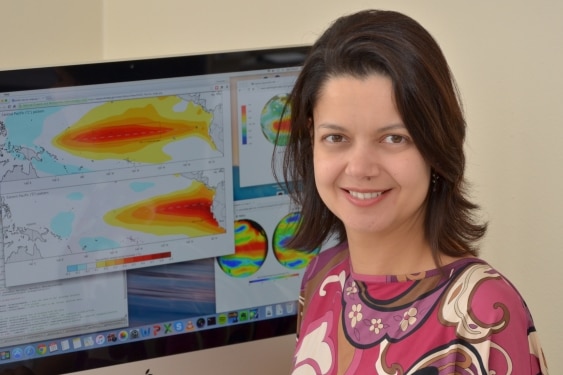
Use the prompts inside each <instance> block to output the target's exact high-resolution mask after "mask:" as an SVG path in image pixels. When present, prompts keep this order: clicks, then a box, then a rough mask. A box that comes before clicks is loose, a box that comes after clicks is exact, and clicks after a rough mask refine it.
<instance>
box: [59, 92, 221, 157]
mask: <svg viewBox="0 0 563 375" xmlns="http://www.w3.org/2000/svg"><path fill="white" fill-rule="evenodd" d="M178 107H182V108H178ZM178 109H181V110H178ZM212 118H213V114H212V113H210V112H208V111H206V110H205V109H204V108H203V107H202V106H200V105H196V104H195V103H194V102H192V101H187V102H186V101H183V100H182V99H181V98H179V97H177V96H163V97H157V98H145V99H131V100H122V101H114V102H107V103H104V104H102V105H100V106H98V107H95V108H94V109H92V110H91V111H89V112H88V113H87V114H86V115H84V116H83V117H82V118H81V119H80V120H79V121H77V122H76V123H75V124H74V125H72V126H70V127H69V128H67V129H66V130H65V131H64V132H62V133H60V134H59V135H57V136H56V137H54V139H53V144H54V145H55V146H56V147H58V148H60V149H62V150H65V151H67V152H69V153H71V154H73V155H76V156H80V157H83V158H88V159H122V158H127V159H128V160H129V161H133V162H143V163H162V162H166V161H168V160H170V159H171V157H170V156H169V155H168V154H166V153H165V152H164V151H163V149H164V147H165V146H166V145H167V144H169V143H171V142H177V141H179V140H181V139H183V138H188V137H198V138H200V139H202V140H204V141H205V142H207V143H208V144H209V146H210V148H211V149H216V146H215V144H214V142H213V139H212V138H211V137H210V131H209V127H210V124H211V120H212Z"/></svg>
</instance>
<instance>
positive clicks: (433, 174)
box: [432, 172, 440, 191]
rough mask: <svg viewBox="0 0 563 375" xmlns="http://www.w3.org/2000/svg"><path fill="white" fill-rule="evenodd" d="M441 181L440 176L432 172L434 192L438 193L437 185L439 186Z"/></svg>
mask: <svg viewBox="0 0 563 375" xmlns="http://www.w3.org/2000/svg"><path fill="white" fill-rule="evenodd" d="M439 179H440V175H439V174H438V173H436V172H432V191H436V185H437V184H438V180H439Z"/></svg>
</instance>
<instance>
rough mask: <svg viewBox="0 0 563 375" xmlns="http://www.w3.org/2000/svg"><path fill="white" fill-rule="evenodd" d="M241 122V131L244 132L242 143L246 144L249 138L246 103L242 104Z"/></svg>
mask: <svg viewBox="0 0 563 375" xmlns="http://www.w3.org/2000/svg"><path fill="white" fill-rule="evenodd" d="M240 122H241V130H240V131H241V133H242V144H243V145H245V144H247V143H248V138H247V135H248V133H247V131H248V128H247V126H248V123H247V119H246V105H242V106H241V107H240Z"/></svg>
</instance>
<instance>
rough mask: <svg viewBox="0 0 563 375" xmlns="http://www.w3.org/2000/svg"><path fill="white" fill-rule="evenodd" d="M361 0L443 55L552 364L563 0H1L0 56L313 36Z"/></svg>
mask: <svg viewBox="0 0 563 375" xmlns="http://www.w3.org/2000/svg"><path fill="white" fill-rule="evenodd" d="M31 4H33V5H34V7H31V6H30V5H31ZM47 4H49V5H47ZM37 6H40V7H39V10H37ZM367 7H372V8H374V7H375V8H386V9H395V10H399V11H403V12H405V13H407V14H409V15H411V16H413V17H414V18H416V19H417V20H419V21H420V22H421V23H422V24H423V25H425V26H426V27H427V28H428V29H429V30H430V31H431V32H432V33H433V34H434V36H435V37H436V38H437V39H438V41H439V42H440V44H441V45H442V47H443V49H444V52H445V54H446V56H447V57H448V58H449V61H450V64H451V66H452V70H453V71H454V74H455V75H456V77H457V80H458V83H459V86H460V89H461V92H462V96H463V99H464V102H465V109H466V113H467V120H468V127H469V136H468V142H467V154H468V176H469V179H470V180H471V182H472V183H473V188H474V190H473V192H474V194H473V195H474V198H475V200H476V201H477V202H479V203H480V204H481V205H482V208H483V213H484V215H485V217H486V218H487V219H489V220H490V231H489V234H488V236H487V238H486V240H485V241H484V243H483V257H484V258H485V259H487V260H489V261H490V262H491V263H492V264H493V265H495V266H496V267H497V268H498V269H500V270H501V272H503V273H504V274H505V275H506V276H508V277H509V278H510V279H511V280H512V281H513V282H514V283H515V284H516V286H517V287H518V288H519V290H520V291H521V292H522V294H523V296H524V298H525V299H526V300H527V302H528V305H529V306H530V308H531V310H532V313H533V315H534V319H535V321H536V326H537V328H538V330H539V332H540V337H541V340H542V342H543V346H544V349H545V351H546V355H547V360H548V364H549V366H550V369H551V373H552V374H560V373H563V359H562V358H561V357H560V356H559V353H558V351H559V349H560V348H561V347H563V325H562V324H560V320H561V317H560V316H559V314H560V313H562V312H563V292H562V291H561V289H560V285H563V272H562V271H561V268H562V264H563V244H562V243H561V240H560V239H559V235H560V234H561V233H563V173H562V172H563V166H562V164H563V148H562V147H561V146H560V143H561V142H562V141H563V103H560V102H561V101H563V73H562V72H561V70H560V69H562V68H563V43H562V42H561V37H562V36H563V22H561V15H563V2H560V1H557V0H553V1H548V0H539V1H531V0H528V1H522V0H520V1H518V0H511V1H509V0H497V1H495V2H490V1H485V0H474V1H471V2H452V1H446V0H403V1H401V2H397V1H383V0H379V1H378V0H372V1H367V0H366V1H362V0H347V1H342V0H338V1H336V0H305V1H304V0H286V1H284V2H275V3H274V2H270V1H259V0H237V1H227V0H223V1H221V2H220V1H207V2H205V1H197V2H195V1H186V0H159V1H151V2H149V1H141V0H97V1H92V0H82V1H75V0H50V1H43V2H40V1H36V2H35V1H31V0H24V1H22V0H19V1H11V0H1V1H0V11H2V14H3V17H2V19H3V20H2V23H0V32H1V34H0V35H3V36H4V39H3V51H2V56H3V58H2V61H0V69H5V68H10V67H18V66H21V67H26V66H36V65H47V64H54V63H70V62H77V61H84V62H86V61H99V60H104V59H109V60H116V59H126V58H133V57H146V56H163V55H175V54H194V53H198V52H206V51H222V50H238V49H245V48H255V47H270V46H284V45H292V44H304V43H310V42H312V41H313V40H314V39H315V38H316V36H317V35H318V34H319V33H320V32H321V31H322V30H323V29H324V28H325V27H326V26H327V25H328V24H329V22H330V21H331V20H332V19H334V18H335V17H337V16H339V15H340V14H343V13H348V12H351V11H354V10H358V9H362V8H367ZM6 9H7V10H8V13H7V12H6ZM30 9H31V10H35V11H36V14H35V15H34V16H32V17H29V13H26V12H29V10H30ZM7 14H10V16H6V15H7ZM12 14H13V15H14V17H11V15H12ZM52 46H54V47H52Z"/></svg>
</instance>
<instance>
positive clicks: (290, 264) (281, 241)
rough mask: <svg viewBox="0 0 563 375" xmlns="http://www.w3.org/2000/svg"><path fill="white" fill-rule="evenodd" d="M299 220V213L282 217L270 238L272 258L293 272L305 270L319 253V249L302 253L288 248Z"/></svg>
mask: <svg viewBox="0 0 563 375" xmlns="http://www.w3.org/2000/svg"><path fill="white" fill-rule="evenodd" d="M300 219H301V215H300V213H299V212H292V213H289V214H287V215H286V216H284V217H283V218H282V219H281V220H280V222H279V223H278V225H277V226H276V229H275V230H274V236H273V238H272V246H273V249H274V256H275V257H276V259H277V260H278V262H279V263H280V264H281V265H283V266H284V267H287V268H290V269H294V270H297V269H302V268H305V267H306V266H307V264H309V262H310V261H311V259H312V258H313V257H314V256H315V255H317V254H318V253H319V251H320V248H318V249H315V250H313V251H304V250H300V249H295V248H291V247H289V246H288V242H289V240H290V239H291V237H292V236H293V235H294V234H295V232H296V229H297V226H298V225H299V220H300Z"/></svg>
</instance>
